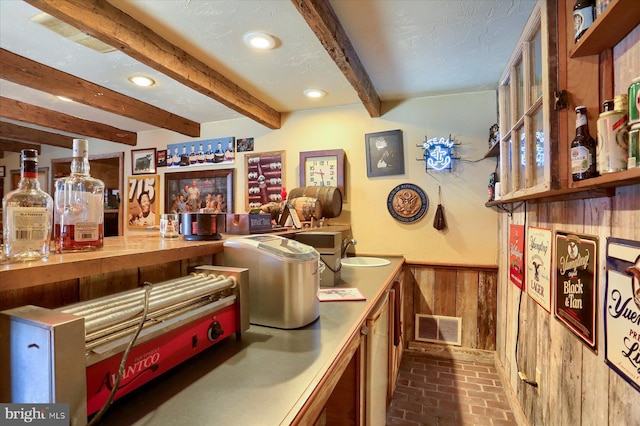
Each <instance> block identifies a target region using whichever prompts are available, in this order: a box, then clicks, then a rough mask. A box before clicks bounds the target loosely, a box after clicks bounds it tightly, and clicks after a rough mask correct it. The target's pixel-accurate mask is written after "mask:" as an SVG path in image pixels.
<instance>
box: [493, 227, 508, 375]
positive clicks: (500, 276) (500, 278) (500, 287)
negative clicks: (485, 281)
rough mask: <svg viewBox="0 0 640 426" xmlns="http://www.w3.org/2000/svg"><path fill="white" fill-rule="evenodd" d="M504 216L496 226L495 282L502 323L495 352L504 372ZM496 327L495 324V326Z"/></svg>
mask: <svg viewBox="0 0 640 426" xmlns="http://www.w3.org/2000/svg"><path fill="white" fill-rule="evenodd" d="M504 216H505V215H500V216H499V217H498V221H499V222H498V223H499V224H500V225H499V226H498V242H499V243H498V273H497V276H496V279H497V282H496V294H497V303H496V318H501V319H502V321H503V325H502V326H498V327H497V328H496V351H497V352H498V358H499V359H500V362H501V363H502V366H503V367H504V369H505V371H509V370H508V367H507V363H508V362H509V358H510V357H509V356H507V353H506V351H507V348H506V344H507V343H506V342H507V335H508V330H509V327H507V326H506V324H507V322H506V321H508V312H509V305H508V301H509V298H508V297H507V294H506V286H505V285H504V283H505V281H504V275H505V272H504V271H507V270H508V269H509V268H508V267H507V266H506V265H507V263H506V262H507V260H506V255H505V252H504V243H505V241H506V237H505V235H506V231H505V229H506V227H505V225H504V224H505V222H506V221H505V219H504ZM496 325H497V324H496Z"/></svg>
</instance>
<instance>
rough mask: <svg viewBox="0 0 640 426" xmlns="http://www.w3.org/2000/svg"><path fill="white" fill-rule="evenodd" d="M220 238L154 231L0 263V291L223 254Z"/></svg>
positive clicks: (346, 227) (335, 228) (315, 229)
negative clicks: (95, 246) (167, 236)
mask: <svg viewBox="0 0 640 426" xmlns="http://www.w3.org/2000/svg"><path fill="white" fill-rule="evenodd" d="M345 229H349V227H348V226H339V225H338V226H326V227H322V228H304V229H300V230H296V229H291V230H287V231H281V232H274V233H273V234H274V235H290V234H293V233H297V232H305V231H320V230H321V231H342V230H345ZM233 236H235V235H226V234H225V235H223V239H222V240H218V241H185V240H184V239H183V238H182V237H179V238H175V239H163V238H161V237H160V235H159V233H158V232H157V231H150V232H149V233H147V234H136V235H130V236H119V237H106V238H105V239H104V247H103V248H102V249H101V250H95V251H86V252H77V253H63V254H57V253H51V254H50V255H49V259H47V260H46V261H42V260H38V261H31V262H14V263H7V262H4V263H0V291H5V290H13V289H20V288H26V287H33V286H36V285H41V284H49V283H54V282H58V281H63V280H70V279H75V278H83V277H88V276H92V275H97V274H104V273H109V272H115V271H120V270H124V269H129V268H136V267H144V266H151V265H157V264H162V263H166V262H171V261H175V260H181V259H188V258H194V257H198V256H205V255H210V254H217V253H221V252H222V251H223V241H224V239H226V238H229V237H233Z"/></svg>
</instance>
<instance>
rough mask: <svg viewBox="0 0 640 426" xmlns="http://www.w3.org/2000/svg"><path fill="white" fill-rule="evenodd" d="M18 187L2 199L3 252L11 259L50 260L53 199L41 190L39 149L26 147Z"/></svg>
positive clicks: (23, 151)
mask: <svg viewBox="0 0 640 426" xmlns="http://www.w3.org/2000/svg"><path fill="white" fill-rule="evenodd" d="M21 160H22V167H21V173H20V182H19V183H18V189H16V190H14V191H11V192H9V193H8V194H7V195H6V196H5V197H4V198H3V199H2V209H3V212H4V225H3V235H4V254H5V257H6V260H8V261H30V260H40V259H41V260H47V258H48V257H49V243H50V240H51V228H52V222H53V199H52V198H51V196H50V195H49V194H47V193H46V192H45V191H43V190H42V189H40V182H39V181H38V151H36V150H35V149H23V150H22V152H21Z"/></svg>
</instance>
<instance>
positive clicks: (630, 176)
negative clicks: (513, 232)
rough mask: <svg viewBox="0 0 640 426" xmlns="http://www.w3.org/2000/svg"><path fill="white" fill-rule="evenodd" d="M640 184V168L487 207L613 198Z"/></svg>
mask: <svg viewBox="0 0 640 426" xmlns="http://www.w3.org/2000/svg"><path fill="white" fill-rule="evenodd" d="M639 183H640V168H635V169H631V170H625V171H622V172H615V173H607V174H605V175H602V176H599V177H597V178H592V179H586V180H583V181H580V182H570V183H569V185H570V187H569V188H562V189H551V190H548V191H544V192H538V193H534V194H526V195H521V196H514V197H510V196H509V195H508V194H507V195H506V196H504V198H502V199H501V200H497V201H489V202H487V203H485V206H486V207H499V206H502V205H505V204H513V203H518V202H521V201H530V202H533V203H549V202H553V201H569V200H585V199H589V198H598V197H612V196H614V195H615V189H616V188H618V187H621V186H627V185H636V184H639Z"/></svg>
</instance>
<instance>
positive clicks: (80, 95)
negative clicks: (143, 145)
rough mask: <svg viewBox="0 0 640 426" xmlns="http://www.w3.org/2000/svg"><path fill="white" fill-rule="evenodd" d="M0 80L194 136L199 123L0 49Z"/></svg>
mask: <svg viewBox="0 0 640 426" xmlns="http://www.w3.org/2000/svg"><path fill="white" fill-rule="evenodd" d="M0 78H2V79H5V80H9V81H12V82H14V83H16V84H20V85H22V86H27V87H31V88H32V89H37V90H40V91H42V92H47V93H51V94H52V95H56V96H58V95H59V96H66V97H67V98H69V99H71V100H73V101H75V102H78V103H81V104H85V105H89V106H92V107H94V108H98V109H101V110H104V111H108V112H111V113H113V114H117V115H121V116H123V117H128V118H131V119H133V120H137V121H141V122H143V123H147V124H151V125H153V126H156V127H161V128H164V129H168V130H173V131H174V132H178V133H181V134H183V135H187V136H191V137H199V136H200V124H199V123H196V122H195V121H192V120H189V119H186V118H183V117H180V116H178V115H175V114H172V113H170V112H168V111H165V110H163V109H160V108H157V107H155V106H153V105H149V104H147V103H144V102H141V101H139V100H137V99H133V98H130V97H129V96H125V95H122V94H120V93H118V92H114V91H113V90H110V89H107V88H106V87H102V86H99V85H97V84H94V83H91V82H89V81H86V80H83V79H81V78H78V77H75V76H73V75H71V74H67V73H65V72H62V71H59V70H57V69H55V68H52V67H49V66H47V65H43V64H40V63H38V62H35V61H32V60H31V59H27V58H25V57H23V56H20V55H16V54H15V53H12V52H10V51H8V50H5V49H0Z"/></svg>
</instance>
